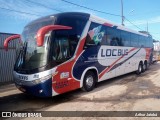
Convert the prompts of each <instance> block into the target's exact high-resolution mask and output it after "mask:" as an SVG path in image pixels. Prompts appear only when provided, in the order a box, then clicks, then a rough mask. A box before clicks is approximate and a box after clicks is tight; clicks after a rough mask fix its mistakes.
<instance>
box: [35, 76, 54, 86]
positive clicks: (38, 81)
mask: <svg viewBox="0 0 160 120" xmlns="http://www.w3.org/2000/svg"><path fill="white" fill-rule="evenodd" d="M51 77H52V75H47V76H45V77H42V78H40V79H37V80H34V81H32V82H33V83H34V84H39V83H43V82H45V81H46V80H48V79H50V78H51Z"/></svg>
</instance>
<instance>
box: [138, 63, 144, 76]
mask: <svg viewBox="0 0 160 120" xmlns="http://www.w3.org/2000/svg"><path fill="white" fill-rule="evenodd" d="M142 71H143V64H142V63H139V65H138V70H137V71H136V74H137V75H140V74H141V73H142Z"/></svg>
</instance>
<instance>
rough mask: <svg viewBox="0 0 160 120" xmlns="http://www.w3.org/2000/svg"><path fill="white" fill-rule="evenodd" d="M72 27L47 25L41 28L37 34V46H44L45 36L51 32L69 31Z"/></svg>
mask: <svg viewBox="0 0 160 120" xmlns="http://www.w3.org/2000/svg"><path fill="white" fill-rule="evenodd" d="M69 29H72V27H69V26H62V25H47V26H44V27H42V28H40V29H39V30H38V32H37V36H36V37H37V46H39V47H40V46H43V43H44V37H45V34H46V33H47V32H49V31H51V30H69Z"/></svg>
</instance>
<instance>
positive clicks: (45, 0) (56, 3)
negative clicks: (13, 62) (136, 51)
mask: <svg viewBox="0 0 160 120" xmlns="http://www.w3.org/2000/svg"><path fill="white" fill-rule="evenodd" d="M66 1H69V2H72V3H75V4H78V5H81V6H85V7H88V8H91V9H95V10H98V11H103V12H106V13H110V14H116V15H118V16H114V15H110V14H104V13H101V12H97V11H93V10H89V9H85V8H82V7H78V6H75V5H73V4H70V3H66V2H64V1H63V0H37V1H35V0H0V32H5V33H17V34H21V33H22V31H23V28H24V26H25V25H26V24H28V23H29V22H31V21H33V20H35V19H37V18H39V17H42V16H46V15H51V14H55V13H60V12H85V13H90V14H93V15H96V16H99V17H102V18H105V19H107V20H110V21H112V22H114V23H117V24H121V17H120V16H121V0H66ZM35 3H36V4H35ZM37 3H38V4H37ZM40 4H41V5H40ZM159 5H160V0H123V9H124V17H125V18H126V19H125V21H124V24H125V26H126V27H127V28H130V29H134V30H136V31H142V30H145V31H146V30H147V23H148V31H149V32H150V34H151V35H152V36H153V38H154V39H156V40H160V7H159ZM13 10H14V11H13ZM16 11H20V12H21V13H19V12H16ZM24 12H25V13H24ZM26 13H27V14H26ZM128 20H129V21H130V22H129V21H128Z"/></svg>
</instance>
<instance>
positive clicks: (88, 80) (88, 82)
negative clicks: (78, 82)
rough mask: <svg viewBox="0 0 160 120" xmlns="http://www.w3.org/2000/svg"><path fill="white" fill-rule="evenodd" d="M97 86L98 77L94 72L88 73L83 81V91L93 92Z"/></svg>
mask: <svg viewBox="0 0 160 120" xmlns="http://www.w3.org/2000/svg"><path fill="white" fill-rule="evenodd" d="M95 84H96V76H95V74H94V73H93V72H91V71H88V72H87V73H86V74H85V76H84V79H83V87H82V90H83V91H87V92H89V91H91V90H93V88H94V87H95Z"/></svg>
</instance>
